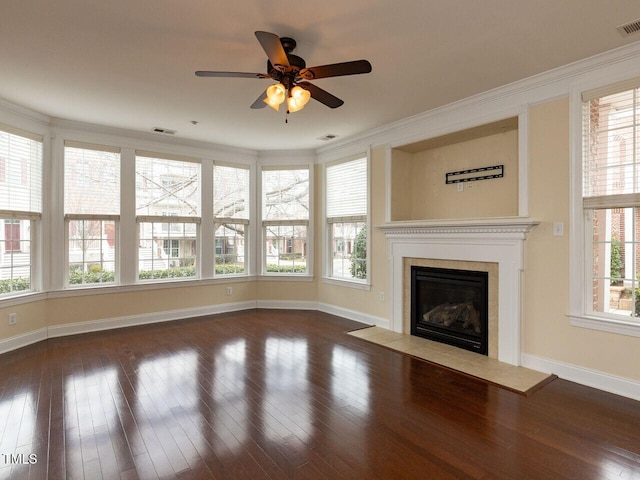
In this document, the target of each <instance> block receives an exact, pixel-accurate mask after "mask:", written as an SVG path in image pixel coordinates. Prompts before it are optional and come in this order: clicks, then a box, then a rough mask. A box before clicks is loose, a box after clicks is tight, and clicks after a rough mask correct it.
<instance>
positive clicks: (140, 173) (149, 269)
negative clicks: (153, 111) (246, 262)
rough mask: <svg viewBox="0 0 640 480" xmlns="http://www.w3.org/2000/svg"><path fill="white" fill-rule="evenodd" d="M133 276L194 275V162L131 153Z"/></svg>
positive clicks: (197, 207) (197, 185)
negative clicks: (133, 174)
mask: <svg viewBox="0 0 640 480" xmlns="http://www.w3.org/2000/svg"><path fill="white" fill-rule="evenodd" d="M136 220H137V222H138V236H139V247H138V279H139V280H158V279H169V278H173V279H175V278H195V277H197V271H196V260H197V257H198V255H197V253H198V237H199V228H198V224H199V223H200V164H199V163H198V162H196V161H192V160H190V159H176V158H168V157H167V158H165V157H162V158H158V156H157V155H155V154H150V153H145V152H137V155H136Z"/></svg>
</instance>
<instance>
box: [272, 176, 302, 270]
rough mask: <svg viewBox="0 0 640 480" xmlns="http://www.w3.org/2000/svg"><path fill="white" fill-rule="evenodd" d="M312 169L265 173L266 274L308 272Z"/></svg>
mask: <svg viewBox="0 0 640 480" xmlns="http://www.w3.org/2000/svg"><path fill="white" fill-rule="evenodd" d="M308 228H309V169H308V168H286V169H285V168H273V169H272V168H264V169H263V171H262V238H263V245H264V250H263V272H265V273H274V274H283V273H296V274H300V273H308V265H307V258H308V257H307V254H308V252H307V233H308Z"/></svg>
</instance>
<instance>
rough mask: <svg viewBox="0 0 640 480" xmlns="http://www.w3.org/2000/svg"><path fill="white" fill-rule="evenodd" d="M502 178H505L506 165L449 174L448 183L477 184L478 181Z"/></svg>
mask: <svg viewBox="0 0 640 480" xmlns="http://www.w3.org/2000/svg"><path fill="white" fill-rule="evenodd" d="M502 177H504V165H494V166H492V167H481V168H471V169H469V170H460V171H459V172H449V173H447V174H446V183H462V182H475V181H476V180H488V179H490V178H502Z"/></svg>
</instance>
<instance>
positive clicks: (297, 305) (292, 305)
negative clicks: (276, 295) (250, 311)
mask: <svg viewBox="0 0 640 480" xmlns="http://www.w3.org/2000/svg"><path fill="white" fill-rule="evenodd" d="M256 308H266V309H281V310H317V309H318V302H305V301H298V300H258V301H257V303H256Z"/></svg>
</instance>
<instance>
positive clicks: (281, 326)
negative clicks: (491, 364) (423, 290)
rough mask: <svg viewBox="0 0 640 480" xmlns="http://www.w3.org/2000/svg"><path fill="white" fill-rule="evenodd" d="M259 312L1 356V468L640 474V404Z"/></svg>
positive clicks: (320, 319) (90, 474) (70, 472)
mask: <svg viewBox="0 0 640 480" xmlns="http://www.w3.org/2000/svg"><path fill="white" fill-rule="evenodd" d="M361 326H362V325H361V324H358V323H355V322H351V321H348V320H344V319H341V318H338V317H334V316H331V315H326V314H322V313H316V312H299V311H272V310H257V311H256V310H251V311H246V312H240V313H232V314H224V315H218V316H212V317H206V318H200V319H192V320H183V321H179V322H172V323H165V324H157V325H150V326H144V327H135V328H129V329H122V330H115V331H109V332H103V333H95V334H87V335H81V336H75V337H67V338H60V339H52V340H48V341H46V342H41V343H39V344H36V345H32V346H30V347H27V348H24V349H21V350H18V351H15V352H11V353H8V354H4V355H1V356H0V478H2V479H4V478H17V479H22V478H34V479H40V478H50V479H65V478H69V479H72V478H73V479H76V478H86V479H91V480H93V479H98V478H104V479H109V480H110V479H118V478H122V479H135V478H181V479H198V478H214V479H233V480H238V479H252V480H257V479H263V478H265V479H289V478H299V479H324V478H326V479H358V480H360V479H385V480H387V479H405V478H416V479H440V478H473V479H480V478H486V479H489V478H492V479H493V478H499V479H523V478H532V479H545V478H574V479H593V478H606V479H632V478H640V402H636V401H633V400H630V399H626V398H622V397H618V396H615V395H611V394H608V393H604V392H601V391H598V390H594V389H591V388H587V387H584V386H580V385H577V384H574V383H571V382H568V381H564V380H560V379H557V380H554V381H552V382H551V383H549V384H548V385H546V386H544V387H543V388H542V389H540V390H538V391H536V392H535V393H533V394H532V395H530V396H529V397H525V396H522V395H519V394H516V393H513V392H510V391H507V390H504V389H501V388H499V387H496V386H493V385H489V384H485V383H482V382H480V381H477V380H474V379H471V378H469V377H466V376H463V375H460V374H457V373H455V372H452V371H449V370H446V369H443V368H440V367H438V366H434V365H432V364H429V363H426V362H424V361H421V360H417V359H414V358H411V357H409V356H406V355H403V354H400V353H397V352H394V351H391V350H388V349H386V348H384V347H380V346H376V345H373V344H370V343H367V342H365V341H363V340H360V339H357V338H353V337H350V336H348V335H346V334H345V333H344V332H345V331H347V330H351V329H354V328H359V327H361Z"/></svg>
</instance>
